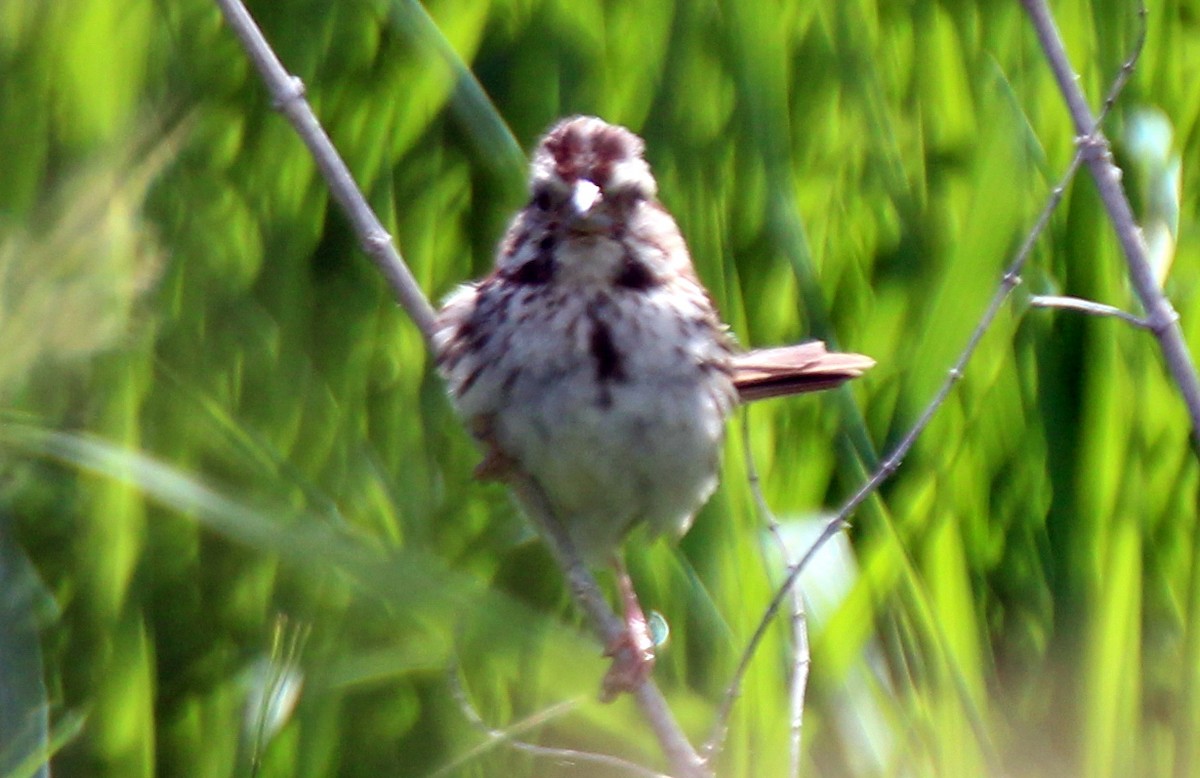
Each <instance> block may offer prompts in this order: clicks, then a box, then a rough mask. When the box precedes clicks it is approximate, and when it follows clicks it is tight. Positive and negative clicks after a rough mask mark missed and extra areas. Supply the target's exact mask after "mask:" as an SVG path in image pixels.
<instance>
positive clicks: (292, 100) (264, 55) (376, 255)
mask: <svg viewBox="0 0 1200 778" xmlns="http://www.w3.org/2000/svg"><path fill="white" fill-rule="evenodd" d="M216 2H217V5H218V6H220V8H221V11H222V12H223V13H224V15H225V19H226V21H227V22H228V24H229V26H230V27H231V28H232V29H233V31H234V33H235V34H236V35H237V36H238V39H239V40H240V41H241V43H242V46H243V48H245V50H246V53H247V55H248V56H249V57H250V59H251V61H252V62H253V63H254V65H255V67H256V68H257V69H258V72H259V75H260V76H261V77H262V79H263V81H264V83H265V84H266V86H267V89H268V90H269V91H270V93H271V96H272V99H273V100H274V103H275V106H276V108H278V109H279V111H280V112H282V113H283V115H284V116H285V117H287V119H288V121H289V122H290V123H291V124H292V126H293V127H294V128H295V129H296V131H297V133H298V134H299V135H300V137H301V138H302V139H303V140H304V143H305V144H306V145H307V146H308V148H309V151H310V152H311V153H312V155H313V158H314V159H315V160H316V162H317V166H318V168H319V169H320V170H321V173H322V175H324V177H325V179H326V181H327V182H328V184H329V187H330V190H331V191H332V193H333V196H334V199H335V200H336V201H337V203H338V204H339V205H340V206H341V207H342V208H343V210H344V211H345V212H346V215H347V217H348V218H349V219H350V222H351V225H352V226H353V228H354V232H355V234H356V235H357V236H358V238H359V241H360V242H361V244H362V246H363V250H364V251H365V252H366V253H367V254H368V255H369V256H370V257H371V259H372V260H374V262H375V263H376V265H377V266H378V267H379V269H380V272H382V273H383V275H384V277H385V279H387V282H388V284H389V285H390V286H391V288H392V291H393V293H394V294H395V296H396V299H397V300H398V301H399V303H400V305H401V306H402V307H403V308H404V310H405V311H406V312H407V313H408V315H409V316H411V317H412V319H413V321H414V322H415V323H416V325H417V327H418V328H419V329H420V331H421V334H422V335H424V336H425V341H426V343H427V344H428V343H429V342H430V335H431V333H432V332H433V321H434V312H433V307H432V306H431V305H430V304H429V300H428V299H427V298H426V297H425V295H424V293H423V292H422V291H421V288H420V286H419V285H418V284H417V282H416V279H415V278H414V277H413V275H412V273H411V271H410V270H409V269H408V266H407V265H406V264H405V263H404V260H403V259H402V258H401V257H400V254H399V252H398V251H396V249H395V247H394V246H393V245H392V240H391V236H390V235H388V233H387V231H386V230H384V228H383V225H382V223H381V222H380V221H379V219H378V217H377V216H376V215H375V214H374V212H373V211H372V210H371V207H370V205H368V204H367V201H366V198H364V197H363V195H362V192H361V191H360V190H359V189H358V187H357V185H356V184H355V183H354V179H353V177H352V176H351V175H350V171H349V169H348V168H347V167H346V165H345V163H344V162H343V161H342V159H341V157H340V156H339V155H338V153H337V150H336V149H334V147H333V144H332V143H331V142H330V140H329V136H328V135H327V134H326V133H325V131H324V130H323V129H322V128H321V125H320V123H319V122H318V121H317V118H316V115H315V114H314V113H313V111H312V108H311V106H309V104H308V102H307V101H306V100H305V99H304V86H303V84H302V83H301V81H300V79H299V78H297V77H295V76H293V75H291V74H289V73H288V72H287V71H286V70H285V69H284V67H283V65H282V64H281V63H280V61H279V58H278V57H277V56H276V55H275V53H274V51H272V50H271V47H270V45H269V44H268V43H267V41H266V39H265V38H264V37H263V35H262V32H261V31H260V30H259V29H258V26H257V25H256V24H255V23H254V20H253V19H252V18H251V17H250V14H249V12H248V11H247V10H246V8H245V6H244V5H243V4H242V2H241V0H216ZM508 485H509V487H510V488H511V489H512V491H513V493H514V494H515V495H516V497H517V499H518V501H519V502H520V503H521V505H522V507H523V508H524V509H525V511H526V513H527V514H528V515H529V516H530V518H531V520H532V521H533V523H534V524H535V525H537V527H538V529H539V530H541V531H542V535H543V537H544V538H545V539H546V542H547V544H548V545H549V546H550V550H551V551H552V552H553V554H554V557H555V560H556V561H557V562H558V564H559V566H560V567H561V568H562V570H563V572H564V574H565V575H566V578H567V581H568V583H569V585H570V588H571V593H572V594H573V595H574V597H575V600H576V602H577V603H578V605H579V606H580V608H581V609H582V610H583V611H584V613H585V615H586V616H587V618H588V621H589V622H590V623H591V625H592V628H593V630H594V631H595V632H596V634H597V636H599V637H600V639H601V640H602V641H603V642H604V643H605V644H609V643H611V642H613V638H614V636H615V635H617V634H619V631H620V630H621V629H622V625H621V622H620V621H619V620H618V618H617V616H616V615H615V614H614V613H613V611H612V609H611V608H610V607H609V605H608V602H607V601H606V600H605V599H604V595H603V593H602V592H601V590H600V586H599V584H597V583H596V579H595V577H594V576H592V574H591V571H590V570H588V568H587V566H586V565H585V564H584V563H583V561H582V560H581V558H580V557H579V554H578V553H577V552H576V551H575V549H574V547H573V546H572V544H571V542H570V539H569V538H568V537H567V535H566V533H565V532H563V531H562V530H561V528H560V527H559V525H558V523H557V521H556V519H555V518H554V512H553V511H552V510H551V509H550V505H549V502H548V501H547V500H546V498H545V496H544V495H543V494H542V492H541V489H540V488H539V487H538V485H537V483H536V482H534V481H533V480H532V479H531V478H529V477H528V476H526V475H524V474H522V473H514V474H513V475H512V476H511V477H510V478H509V484H508ZM633 697H634V699H635V700H636V702H637V704H638V707H639V709H640V710H641V712H642V715H643V717H645V718H646V720H647V721H648V722H649V724H650V726H651V728H652V729H653V730H654V733H655V735H656V736H657V738H658V740H659V743H660V745H661V747H662V749H663V753H664V754H665V755H666V757H667V759H668V760H669V762H670V764H671V769H672V771H673V772H674V773H675V774H676V775H677V776H679V778H700V777H702V776H707V775H708V771H707V769H706V768H705V766H704V762H703V760H702V759H701V758H700V756H699V755H698V754H697V753H696V750H695V749H694V748H692V746H691V744H690V743H689V742H688V740H687V737H686V736H685V735H684V734H683V731H682V730H681V729H680V728H679V725H678V723H677V722H676V721H675V719H674V717H673V716H672V715H671V712H670V709H669V708H668V707H667V703H666V700H665V698H664V697H663V696H662V693H661V692H660V691H659V689H658V687H657V686H656V685H655V684H654V683H653V681H647V682H646V683H644V684H642V686H641V687H640V688H639V689H638V690H637V691H636V692H635V693H634V694H633Z"/></svg>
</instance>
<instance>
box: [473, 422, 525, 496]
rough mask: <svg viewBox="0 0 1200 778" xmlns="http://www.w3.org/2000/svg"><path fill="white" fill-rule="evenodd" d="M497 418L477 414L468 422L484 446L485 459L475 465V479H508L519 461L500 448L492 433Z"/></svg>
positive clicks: (476, 437)
mask: <svg viewBox="0 0 1200 778" xmlns="http://www.w3.org/2000/svg"><path fill="white" fill-rule="evenodd" d="M494 423H495V419H493V418H492V417H491V416H477V417H476V418H474V419H471V421H470V422H469V423H468V427H469V429H470V430H471V434H472V435H474V436H475V439H476V440H478V441H479V442H480V444H481V445H482V446H483V459H482V460H481V461H480V462H479V464H477V465H475V472H474V475H475V480H477V481H506V480H508V477H509V476H510V475H512V473H513V471H514V470H515V469H516V467H517V462H516V460H514V459H513V458H512V457H510V456H509V455H508V454H505V453H504V452H503V451H501V450H500V446H499V445H497V444H496V438H495V436H494V435H493V434H492V431H493V427H494Z"/></svg>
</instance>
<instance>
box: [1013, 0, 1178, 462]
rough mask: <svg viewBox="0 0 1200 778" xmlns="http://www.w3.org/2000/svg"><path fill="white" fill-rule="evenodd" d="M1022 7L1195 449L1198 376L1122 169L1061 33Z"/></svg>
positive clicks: (1040, 4) (1048, 19)
mask: <svg viewBox="0 0 1200 778" xmlns="http://www.w3.org/2000/svg"><path fill="white" fill-rule="evenodd" d="M1021 4H1022V5H1024V6H1025V10H1026V12H1027V13H1028V14H1029V19H1030V21H1031V22H1032V23H1033V28H1034V30H1035V31H1036V32H1037V36H1038V40H1039V42H1040V43H1041V44H1042V50H1043V51H1044V52H1045V54H1046V59H1047V60H1049V62H1050V69H1051V70H1052V71H1053V72H1054V78H1055V80H1056V81H1057V82H1058V88H1059V90H1060V91H1061V92H1062V93H1063V99H1065V100H1066V102H1067V108H1068V109H1070V112H1071V120H1072V121H1073V122H1074V123H1075V132H1076V133H1078V135H1079V136H1080V139H1081V140H1080V151H1081V153H1082V154H1083V158H1084V161H1085V162H1086V163H1087V165H1088V168H1089V169H1090V170H1091V172H1092V178H1093V179H1095V181H1096V190H1097V191H1098V192H1099V194H1100V199H1101V201H1103V203H1104V208H1105V210H1106V211H1108V217H1109V218H1110V219H1111V220H1112V223H1113V229H1114V230H1116V233H1117V240H1118V241H1120V243H1121V250H1122V253H1123V254H1124V255H1125V262H1126V264H1127V265H1128V266H1129V279H1130V281H1132V282H1133V290H1134V292H1135V293H1136V294H1137V296H1138V300H1139V301H1140V302H1141V304H1142V308H1143V309H1144V310H1145V311H1146V321H1147V324H1148V328H1149V330H1150V331H1151V332H1152V333H1153V334H1154V337H1155V338H1157V339H1158V344H1159V347H1160V348H1161V349H1162V352H1163V359H1164V360H1165V361H1166V363H1167V370H1168V371H1169V372H1170V374H1171V378H1172V379H1173V380H1174V381H1175V384H1176V385H1177V386H1178V387H1179V394H1180V395H1181V396H1182V397H1183V402H1184V404H1185V405H1186V406H1187V410H1188V415H1189V417H1190V418H1191V422H1192V446H1193V448H1195V449H1196V450H1197V451H1200V376H1197V374H1196V365H1195V363H1194V362H1193V361H1192V354H1191V352H1190V351H1189V350H1188V347H1187V342H1186V341H1185V340H1184V338H1183V329H1182V328H1181V327H1180V326H1179V314H1178V313H1176V312H1175V308H1174V306H1172V305H1171V302H1170V301H1169V300H1167V296H1166V295H1165V294H1163V290H1162V287H1160V286H1159V284H1158V280H1157V278H1155V275H1154V269H1153V266H1152V265H1151V263H1150V258H1149V256H1148V255H1147V251H1146V242H1145V240H1144V239H1143V238H1142V230H1141V228H1140V227H1138V224H1137V220H1136V219H1135V218H1134V216H1133V208H1132V207H1131V206H1130V205H1129V198H1127V197H1126V196H1125V190H1124V189H1123V188H1122V186H1121V171H1120V170H1119V169H1117V166H1116V165H1115V164H1113V161H1112V152H1111V150H1110V149H1109V145H1108V139H1107V138H1105V137H1104V134H1103V133H1102V132H1101V131H1100V125H1099V124H1098V123H1097V122H1096V120H1095V119H1093V118H1092V111H1091V109H1090V108H1089V107H1088V104H1087V98H1086V97H1084V94H1083V90H1082V89H1081V88H1080V87H1079V81H1078V79H1077V78H1076V76H1075V73H1074V71H1073V70H1072V69H1071V63H1070V60H1068V59H1067V51H1066V49H1065V48H1064V46H1063V42H1062V37H1061V36H1060V35H1059V34H1058V29H1057V27H1056V26H1055V24H1054V19H1053V17H1052V16H1051V15H1050V9H1049V8H1047V7H1046V3H1045V0H1021ZM1141 18H1142V23H1143V25H1144V24H1145V8H1144V7H1142V8H1141Z"/></svg>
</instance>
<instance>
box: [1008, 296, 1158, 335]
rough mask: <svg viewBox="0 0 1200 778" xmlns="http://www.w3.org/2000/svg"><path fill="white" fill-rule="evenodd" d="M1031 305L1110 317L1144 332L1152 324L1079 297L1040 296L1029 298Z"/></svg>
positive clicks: (1117, 309)
mask: <svg viewBox="0 0 1200 778" xmlns="http://www.w3.org/2000/svg"><path fill="white" fill-rule="evenodd" d="M1029 304H1030V305H1031V306H1033V307H1034V308H1061V309H1063V310H1066V311H1078V312H1080V313H1086V314H1088V315H1089V316H1108V317H1111V318H1114V319H1121V320H1122V321H1126V322H1129V323H1130V324H1132V325H1133V326H1135V327H1139V328H1141V329H1144V330H1148V329H1150V322H1148V321H1146V320H1145V319H1143V318H1142V317H1140V316H1134V315H1133V314H1132V313H1130V312H1129V311H1123V310H1121V309H1120V308H1118V307H1116V306H1115V305H1105V304H1104V303H1098V302H1095V301H1093V300H1084V299H1082V298H1079V297H1066V296H1061V295H1050V294H1039V295H1034V296H1033V297H1031V298H1029Z"/></svg>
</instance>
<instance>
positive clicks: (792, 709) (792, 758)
mask: <svg viewBox="0 0 1200 778" xmlns="http://www.w3.org/2000/svg"><path fill="white" fill-rule="evenodd" d="M742 449H743V451H744V453H745V460H746V480H747V481H748V482H749V484H750V493H751V494H752V495H754V502H755V504H756V505H757V506H758V513H759V516H760V517H761V519H762V521H763V522H765V523H766V525H767V530H768V531H769V532H770V533H771V537H772V538H774V540H775V545H777V546H778V547H779V553H780V558H782V559H783V563H784V565H786V566H787V569H789V570H790V569H791V568H792V565H793V564H794V562H793V561H792V552H791V549H790V548H788V544H787V542H786V541H785V540H784V538H783V528H782V527H781V526H780V525H779V519H778V518H776V516H775V512H774V511H772V510H771V506H770V505H768V504H767V496H766V495H765V494H763V490H762V480H761V479H760V478H759V476H758V466H757V465H756V464H755V463H754V454H753V452H752V451H751V450H750V409H749V408H746V410H745V412H744V413H743V415H742ZM791 592H792V614H791V625H792V655H793V657H794V661H793V662H792V678H791V683H790V684H789V687H788V713H789V715H790V717H791V721H790V732H791V737H790V738H789V743H788V746H789V752H788V757H789V760H788V768H789V769H788V775H789V776H792V778H796V776H799V775H800V755H801V748H800V747H801V745H802V740H801V736H802V734H803V730H804V695H805V692H806V690H807V689H808V670H809V664H810V660H811V657H810V654H809V646H808V615H807V613H806V612H805V608H804V593H803V592H801V591H800V587H799V586H793V587H792V589H791Z"/></svg>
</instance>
